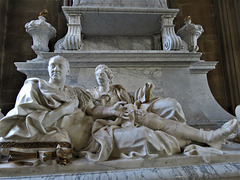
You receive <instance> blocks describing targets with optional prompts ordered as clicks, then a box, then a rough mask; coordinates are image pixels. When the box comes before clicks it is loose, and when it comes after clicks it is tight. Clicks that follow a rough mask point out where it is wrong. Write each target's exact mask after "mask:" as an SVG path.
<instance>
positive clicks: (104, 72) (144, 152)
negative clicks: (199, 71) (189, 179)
mask: <svg viewBox="0 0 240 180" xmlns="http://www.w3.org/2000/svg"><path fill="white" fill-rule="evenodd" d="M69 71H70V68H69V63H68V61H67V60H66V59H65V58H63V57H61V56H54V57H52V58H50V60H49V65H48V72H49V81H44V80H42V79H39V78H31V79H27V80H26V81H25V83H24V86H23V87H22V89H21V90H20V92H19V94H18V97H17V100H16V104H15V107H14V109H12V110H11V111H9V112H8V114H7V115H6V116H5V117H3V118H2V119H1V120H0V137H1V138H0V145H1V147H2V148H1V151H2V155H5V156H7V155H11V156H10V158H11V157H13V156H12V155H14V154H16V152H17V153H20V154H22V153H23V152H24V153H25V154H24V157H22V158H26V157H28V156H27V155H26V153H30V154H29V155H31V157H32V153H33V152H34V153H36V154H39V156H40V155H41V156H44V155H46V154H53V155H54V154H57V156H58V155H59V156H63V157H66V156H67V152H70V153H71V151H70V150H71V149H72V148H73V150H74V154H75V155H79V156H83V155H85V157H86V158H87V159H88V160H91V161H104V160H109V159H111V158H136V157H155V156H166V155H168V156H169V155H173V154H176V153H179V152H180V148H181V147H184V146H185V145H186V144H188V143H189V141H190V140H193V141H198V142H203V143H207V144H208V145H210V146H211V147H215V148H221V143H222V141H223V140H224V138H225V137H227V136H228V135H229V134H231V133H232V132H233V131H234V130H235V129H236V128H237V125H238V121H237V120H235V119H234V120H231V121H229V122H228V123H226V124H225V125H224V126H223V127H222V128H220V129H217V130H215V131H204V130H198V129H195V128H192V127H190V126H187V125H186V124H185V123H186V120H185V118H184V114H183V112H182V108H181V105H180V104H179V103H178V102H177V101H176V100H174V99H171V98H165V99H164V98H156V97H153V95H152V90H153V85H152V84H148V83H147V84H146V85H145V86H143V87H141V88H139V89H138V90H137V91H136V94H135V100H133V98H132V97H131V96H130V95H129V94H128V93H127V92H126V91H125V90H124V88H123V87H122V86H121V85H111V83H112V82H111V81H112V78H113V76H112V73H111V70H110V69H109V68H108V67H106V66H104V65H99V66H98V67H97V68H96V79H97V82H98V84H99V86H98V87H96V88H94V89H93V90H90V93H91V94H92V96H93V99H94V102H93V100H92V97H91V95H90V93H88V92H86V91H85V90H83V89H81V88H79V87H70V86H66V85H65V80H66V78H67V75H68V74H69ZM133 103H134V104H133ZM62 147H64V148H68V149H70V150H66V151H63V150H62V149H61V148H62ZM49 148H51V151H50V149H49ZM43 150H44V151H43ZM56 150H58V153H46V154H45V153H44V152H54V151H56ZM13 151H14V153H13ZM3 152H4V154H3ZM60 152H61V153H60ZM11 153H13V154H11ZM34 157H35V156H34ZM36 157H38V156H36ZM15 158H16V157H15ZM17 158H21V156H19V155H18V156H17ZM48 158H49V157H48ZM52 158H54V157H50V158H49V159H52ZM57 159H58V160H59V159H61V158H58V157H57ZM45 160H46V158H45ZM43 162H44V158H43ZM67 162H68V160H63V163H65V164H66V163H67Z"/></svg>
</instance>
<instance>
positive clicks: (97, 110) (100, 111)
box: [87, 101, 128, 119]
mask: <svg viewBox="0 0 240 180" xmlns="http://www.w3.org/2000/svg"><path fill="white" fill-rule="evenodd" d="M124 104H126V102H124V101H119V102H117V103H115V104H114V105H113V106H110V107H106V106H95V105H94V104H93V103H90V104H89V106H88V108H87V113H88V114H89V115H92V116H94V117H95V118H106V117H110V116H116V117H121V118H123V119H128V117H127V115H128V113H126V112H125V108H124V106H123V105H124Z"/></svg>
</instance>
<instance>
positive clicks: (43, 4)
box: [0, 0, 66, 114]
mask: <svg viewBox="0 0 240 180" xmlns="http://www.w3.org/2000/svg"><path fill="white" fill-rule="evenodd" d="M7 2H8V7H7V8H6V4H7ZM61 6H62V0H34V1H33V0H9V1H5V0H4V1H0V7H1V8H0V9H1V10H0V13H1V15H0V17H1V22H0V23H1V24H0V27H1V28H0V33H1V34H0V37H1V38H2V39H3V38H5V44H4V49H5V52H4V55H3V56H2V57H3V59H2V61H1V69H0V74H1V77H0V78H1V81H0V82H1V86H0V108H1V109H2V112H3V114H6V113H7V112H8V111H9V110H10V109H11V108H13V106H14V102H15V99H16V96H17V93H18V92H19V90H20V88H21V87H22V85H23V82H24V80H25V78H26V76H25V75H24V74H22V73H20V72H18V71H17V70H16V67H15V65H14V62H19V61H26V60H31V59H33V58H35V57H36V55H35V53H34V52H33V50H32V49H31V45H32V38H31V36H30V35H29V34H27V33H26V32H25V27H24V26H25V24H26V23H27V22H29V21H31V20H34V19H37V18H38V14H39V12H41V11H42V10H43V9H47V10H48V11H49V14H48V15H49V16H48V19H47V21H48V22H50V23H51V24H52V25H53V26H54V27H55V28H56V29H57V30H58V34H57V37H56V38H55V39H52V40H51V42H50V51H53V49H54V44H55V42H56V41H57V39H59V38H61V37H62V36H64V35H65V33H66V20H65V17H64V15H63V13H62V10H61ZM2 14H3V15H2ZM4 14H5V15H4ZM5 17H7V20H6V23H5V26H4V25H3V26H2V24H3V22H4V21H3V20H4V18H5ZM2 19H3V20H2ZM59 25H60V27H59ZM3 27H5V28H6V34H4V35H2V33H3V31H4V28H3ZM2 39H0V40H1V41H2ZM1 45H2V43H1ZM0 53H2V48H1V49H0Z"/></svg>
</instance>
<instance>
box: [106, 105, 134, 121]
mask: <svg viewBox="0 0 240 180" xmlns="http://www.w3.org/2000/svg"><path fill="white" fill-rule="evenodd" d="M125 104H127V102H125V101H119V102H117V103H115V104H114V105H113V106H111V107H110V108H111V111H112V113H113V115H114V116H117V117H121V118H123V119H126V120H128V119H129V113H130V112H128V111H127V108H126V107H125V106H124V105H125Z"/></svg>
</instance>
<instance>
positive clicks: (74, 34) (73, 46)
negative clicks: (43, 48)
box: [62, 14, 83, 50]
mask: <svg viewBox="0 0 240 180" xmlns="http://www.w3.org/2000/svg"><path fill="white" fill-rule="evenodd" d="M81 31H82V26H81V14H69V17H68V32H67V34H66V36H65V38H64V40H63V44H62V46H63V49H65V50H78V49H81V48H82V46H83V43H82V38H81Z"/></svg>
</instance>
